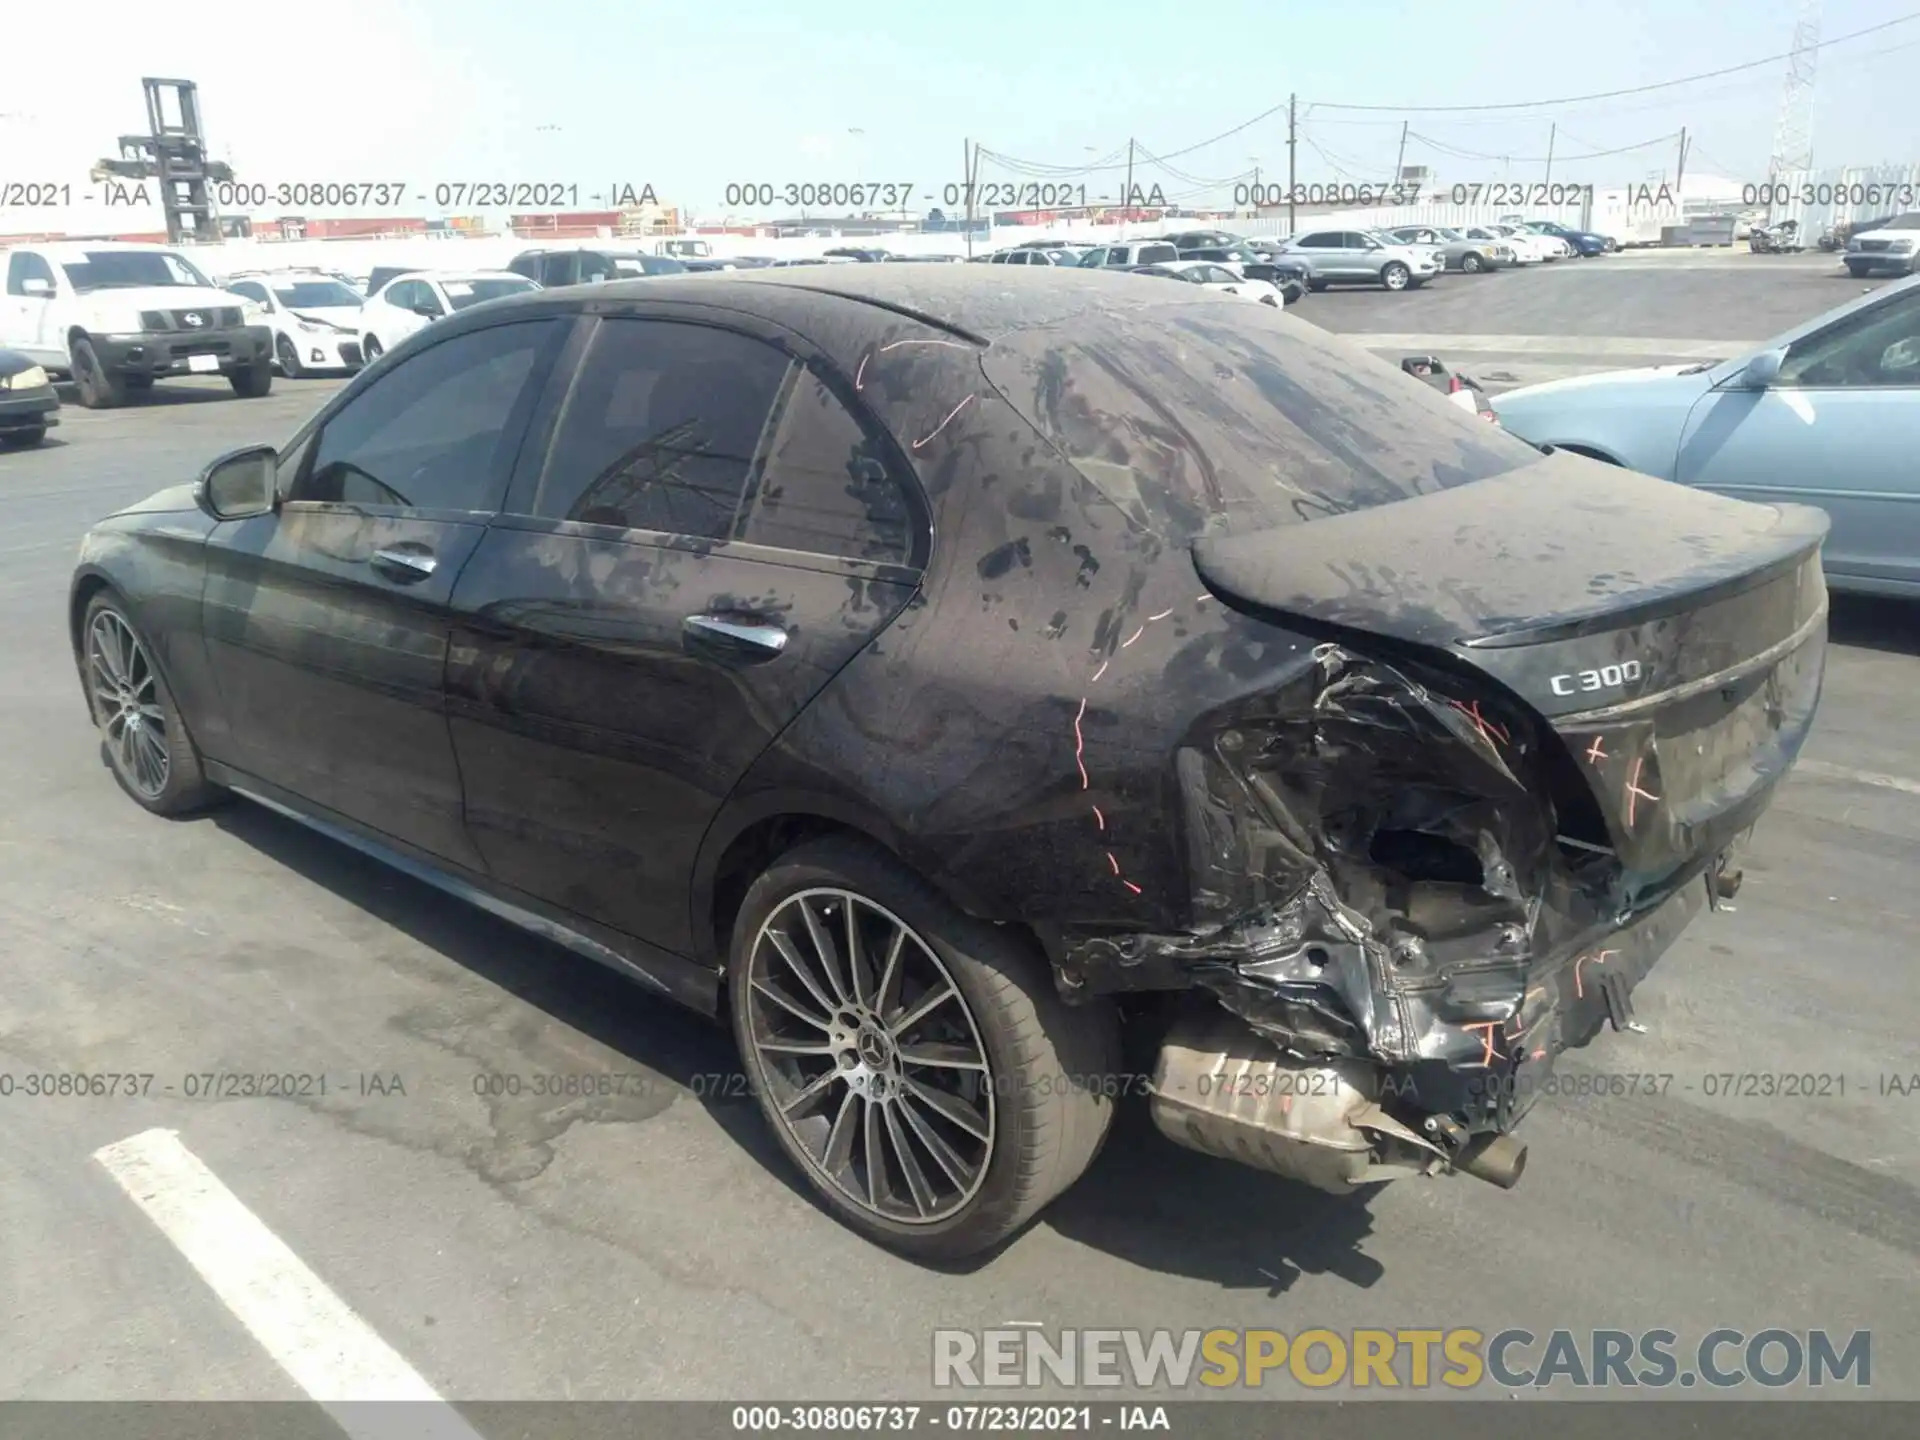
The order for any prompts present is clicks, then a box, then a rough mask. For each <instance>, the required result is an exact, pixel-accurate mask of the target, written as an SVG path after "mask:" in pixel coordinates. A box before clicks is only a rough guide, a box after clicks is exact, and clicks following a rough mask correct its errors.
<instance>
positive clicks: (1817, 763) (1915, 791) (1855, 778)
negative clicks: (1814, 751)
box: [1791, 760, 1920, 795]
mask: <svg viewBox="0 0 1920 1440" xmlns="http://www.w3.org/2000/svg"><path fill="white" fill-rule="evenodd" d="M1791 773H1793V774H1795V775H1808V776H1812V777H1813V778H1814V779H1817V780H1842V781H1845V782H1846V783H1848V784H1850V785H1871V786H1873V787H1874V788H1875V789H1878V790H1898V791H1899V792H1900V793H1901V794H1902V795H1920V780H1907V779H1903V778H1902V777H1901V776H1898V775H1882V774H1881V773H1880V772H1879V771H1877V770H1855V769H1853V768H1852V767H1851V766H1847V765H1832V764H1829V763H1828V762H1827V761H1825V760H1800V761H1796V762H1795V764H1794V767H1793V770H1792V772H1791Z"/></svg>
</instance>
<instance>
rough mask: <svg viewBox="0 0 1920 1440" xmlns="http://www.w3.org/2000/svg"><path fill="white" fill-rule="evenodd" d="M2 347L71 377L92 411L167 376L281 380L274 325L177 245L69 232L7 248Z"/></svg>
mask: <svg viewBox="0 0 1920 1440" xmlns="http://www.w3.org/2000/svg"><path fill="white" fill-rule="evenodd" d="M0 272H4V274H5V276H6V289H5V292H4V293H0V349H5V350H18V351H20V352H22V353H23V354H25V355H27V356H29V357H31V358H32V359H33V360H35V361H36V362H38V363H39V364H40V365H42V366H44V367H45V368H46V369H47V370H50V371H56V372H62V373H65V374H67V375H70V376H71V377H72V378H73V383H74V386H75V388H76V389H77V390H78V391H79V392H80V403H81V404H82V405H85V406H86V407H87V408H88V409H90V410H102V409H106V408H108V407H110V406H114V405H122V404H125V403H126V401H127V399H128V397H129V396H132V395H138V394H140V393H141V392H143V391H146V390H149V389H151V388H152V387H153V382H154V381H155V380H156V379H158V378H160V377H161V376H163V375H224V376H226V377H227V381H228V383H229V384H231V385H232V386H233V392H234V394H236V395H241V396H248V397H251V396H256V395H265V394H266V393H267V392H268V391H269V390H270V389H272V388H273V332H272V331H271V330H270V329H268V328H267V327H266V326H265V325H256V324H252V323H250V321H251V319H252V316H251V315H250V314H249V310H250V306H249V302H248V301H247V300H246V299H245V298H244V297H242V296H239V295H235V294H233V293H232V292H231V291H227V290H221V289H219V288H218V287H216V286H215V285H214V284H213V282H211V281H210V280H208V279H207V277H206V276H205V275H203V274H201V273H200V271H199V270H198V269H196V268H195V267H194V265H193V262H192V261H190V260H189V259H187V257H186V256H185V255H183V254H181V253H180V252H179V251H178V250H172V249H169V248H167V247H166V246H164V245H141V244H132V243H124V242H116V241H106V240H63V241H59V242H52V243H47V244H29V245H18V246H14V247H11V248H9V249H5V250H0Z"/></svg>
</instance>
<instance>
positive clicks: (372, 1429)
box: [93, 1130, 480, 1440]
mask: <svg viewBox="0 0 1920 1440" xmlns="http://www.w3.org/2000/svg"><path fill="white" fill-rule="evenodd" d="M93 1158H94V1159H95V1160H97V1161H99V1162H100V1164H102V1165H103V1166H105V1167H106V1169H107V1171H108V1173H109V1174H111V1175H112V1176H113V1178H114V1179H115V1180H117V1181H118V1182H119V1184H120V1188H121V1189H123V1190H125V1191H126V1192H127V1194H128V1195H129V1196H131V1197H132V1199H133V1202H134V1204H136V1205H138V1206H139V1207H140V1208H141V1209H142V1210H144V1211H145V1212H146V1214H147V1218H148V1219H149V1220H151V1221H153V1223H154V1224H155V1225H157V1226H159V1227H160V1231H161V1233H162V1234H164V1235H165V1236H166V1237H167V1239H168V1240H170V1241H172V1242H173V1246H174V1248H175V1249H177V1250H178V1251H179V1252H180V1253H181V1254H182V1255H184V1256H186V1258H187V1263H188V1264H190V1265H192V1266H193V1268H194V1269H195V1270H197V1271H199V1272H200V1278H201V1279H202V1280H205V1281H206V1282H207V1285H208V1286H209V1287H210V1288H211V1289H212V1290H213V1293H214V1294H215V1295H217V1296H218V1297H219V1298H220V1301H221V1303H222V1304H224V1305H225V1306H226V1307H227V1309H229V1310H230V1311H232V1312H233V1314H234V1317H235V1318H236V1319H237V1320H239V1322H240V1323H241V1324H242V1325H244V1326H246V1327H247V1330H248V1331H249V1333H251V1334H252V1336H253V1338H254V1339H255V1340H257V1341H259V1342H260V1345H261V1347H262V1348H263V1349H264V1350H265V1351H266V1352H267V1354H268V1355H270V1356H272V1357H273V1359H274V1361H275V1363H277V1364H278V1365H279V1366H280V1368H281V1369H282V1370H285V1371H286V1372H287V1374H289V1375H290V1376H292V1377H293V1380H294V1383H296V1384H297V1385H299V1387H300V1388H301V1389H302V1390H304V1391H306V1392H307V1394H308V1395H310V1396H311V1397H312V1398H313V1399H315V1400H317V1401H319V1402H320V1403H321V1404H322V1405H323V1406H325V1407H326V1408H327V1410H328V1412H329V1413H330V1414H331V1415H332V1416H333V1418H334V1420H335V1421H336V1422H337V1423H338V1424H339V1426H340V1428H341V1429H343V1430H345V1431H346V1432H347V1434H349V1435H351V1436H354V1437H355V1440H374V1437H376V1436H377V1437H379V1440H393V1437H395V1436H397V1435H400V1434H403V1433H404V1434H405V1435H407V1436H409V1437H412V1436H431V1437H435V1440H480V1437H479V1435H478V1432H476V1431H474V1430H473V1429H472V1428H471V1427H469V1426H468V1425H467V1423H466V1422H465V1421H464V1420H462V1419H461V1418H460V1417H459V1415H458V1414H457V1413H455V1411H454V1410H453V1409H452V1408H451V1407H450V1406H448V1405H447V1403H446V1402H445V1401H444V1400H442V1399H441V1398H440V1396H439V1395H438V1394H436V1393H435V1392H434V1389H433V1387H432V1386H431V1385H429V1384H427V1382H426V1381H425V1380H424V1379H422V1378H421V1377H420V1375H419V1374H418V1373H417V1372H416V1371H415V1370H414V1369H413V1368H412V1367H411V1366H409V1365H408V1364H407V1362H406V1361H405V1360H403V1359H401V1358H400V1356H399V1355H398V1354H397V1353H396V1352H394V1351H393V1350H392V1349H390V1348H389V1347H388V1346H387V1344H386V1342H385V1341H383V1340H382V1339H381V1338H380V1337H379V1336H378V1335H376V1334H375V1333H374V1332H373V1329H372V1327H371V1326H369V1325H368V1324H367V1323H366V1321H364V1320H362V1319H361V1318H360V1317H359V1316H358V1315H356V1314H354V1312H353V1311H352V1309H350V1308H349V1307H348V1305H347V1303H346V1302H345V1301H343V1300H342V1299H341V1298H340V1297H339V1296H337V1295H335V1294H334V1293H333V1292H332V1291H331V1290H329V1289H328V1288H327V1286H326V1284H325V1282H323V1281H322V1280H321V1279H320V1277H319V1276H318V1275H315V1274H314V1273H313V1271H311V1270H309V1269H308V1268H307V1267H306V1266H305V1265H304V1264H303V1263H301V1260H300V1257H299V1256H298V1255H295V1254H294V1253H293V1251H292V1250H290V1249H288V1248H287V1246H286V1244H285V1243H284V1242H283V1241H282V1240H281V1239H280V1237H279V1236H277V1235H275V1234H274V1233H273V1232H272V1231H271V1230H269V1229H268V1228H267V1227H266V1226H265V1225H264V1224H262V1223H261V1222H260V1219H259V1217H257V1216H256V1215H255V1214H254V1213H253V1212H252V1211H251V1210H249V1209H247V1207H246V1206H245V1205H243V1204H241V1203H240V1200H239V1198H238V1197H237V1196H236V1195H234V1193H233V1192H232V1191H231V1190H229V1189H227V1187H226V1186H225V1185H223V1184H221V1183H220V1178H219V1177H218V1176H217V1175H215V1174H214V1173H213V1172H212V1171H211V1170H209V1169H208V1168H207V1167H206V1166H205V1165H204V1164H202V1163H201V1162H200V1159H199V1157H197V1156H196V1155H194V1153H193V1152H192V1151H191V1150H189V1149H187V1147H186V1146H185V1145H183V1144H181V1143H180V1137H179V1135H178V1133H176V1132H175V1131H172V1130H146V1131H143V1132H141V1133H140V1134H138V1135H134V1136H132V1137H130V1138H128V1139H126V1140H121V1141H118V1142H117V1143H115V1144H112V1145H107V1146H103V1147H102V1148H101V1149H99V1150H96V1151H95V1152H94V1155H93ZM397 1400H412V1401H427V1402H430V1403H428V1404H426V1405H408V1406H405V1407H404V1409H402V1408H399V1407H396V1408H394V1409H391V1410H388V1411H386V1412H385V1414H384V1415H383V1414H382V1413H381V1412H380V1411H379V1410H370V1409H366V1408H362V1407H364V1405H365V1402H368V1401H397Z"/></svg>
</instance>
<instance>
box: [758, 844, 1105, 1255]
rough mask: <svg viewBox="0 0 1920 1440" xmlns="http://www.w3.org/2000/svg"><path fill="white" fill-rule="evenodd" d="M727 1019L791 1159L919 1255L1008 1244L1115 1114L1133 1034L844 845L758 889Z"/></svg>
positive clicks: (976, 923)
mask: <svg viewBox="0 0 1920 1440" xmlns="http://www.w3.org/2000/svg"><path fill="white" fill-rule="evenodd" d="M727 974H728V989H729V1003H730V1008H731V1010H732V1016H733V1028H734V1034H735V1037H736V1039H737V1040H738V1042H739V1045H740V1052H741V1057H742V1060H743V1062H744V1064H745V1067H746V1071H747V1075H748V1079H749V1081H750V1083H751V1085H752V1087H753V1091H754V1095H755V1096H756V1098H757V1099H758V1100H759V1103H760V1107H761V1110H762V1111H763V1112H764V1113H765V1115H766V1117H767V1120H768V1122H769V1123H770V1124H771V1125H772V1127H773V1130H774V1133H775V1135H776V1136H777V1138H778V1139H779V1142H780V1146H781V1148H782V1149H783V1150H784V1151H785V1152H786V1153H787V1156H788V1158H789V1159H791V1160H792V1162H793V1163H794V1164H795V1165H796V1166H798V1167H799V1168H800V1170H801V1171H802V1172H803V1173H804V1174H805V1176H806V1178H807V1182H808V1184H809V1185H811V1186H812V1187H813V1189H814V1191H815V1192H816V1193H817V1194H818V1195H819V1196H820V1197H821V1199H822V1200H823V1201H824V1202H825V1203H826V1206H827V1208H828V1209H829V1210H830V1211H831V1212H832V1213H833V1214H834V1216H835V1217H836V1218H838V1219H839V1220H841V1221H842V1222H843V1223H845V1224H847V1225H849V1226H850V1227H852V1228H853V1229H854V1230H857V1231H859V1232H860V1233H861V1234H862V1235H864V1236H866V1237H867V1238H868V1239H870V1240H872V1241H875V1242H876V1243H878V1244H880V1245H882V1246H885V1247H886V1248H888V1249H890V1250H894V1251H896V1252H898V1253H900V1254H903V1255H907V1256H910V1257H912V1258H915V1259H919V1260H956V1259H961V1258H964V1257H966V1256H970V1255H975V1254H978V1253H980V1252H981V1251H983V1250H987V1249H990V1248H991V1247H993V1246H994V1245H997V1244H998V1243H1000V1242H1001V1241H1002V1240H1004V1239H1006V1238H1007V1237H1008V1236H1009V1235H1011V1234H1013V1233H1014V1232H1015V1231H1016V1230H1018V1229H1019V1228H1020V1227H1021V1226H1022V1225H1024V1224H1026V1222H1027V1221H1028V1220H1030V1219H1032V1218H1033V1216H1035V1215H1036V1214H1038V1213H1039V1212H1040V1210H1042V1209H1043V1208H1044V1207H1045V1206H1046V1205H1047V1204H1049V1203H1050V1202H1051V1201H1053V1200H1054V1199H1055V1198H1056V1197H1057V1196H1059V1195H1060V1194H1061V1193H1062V1192H1064V1191H1065V1190H1066V1189H1067V1188H1068V1187H1069V1186H1071V1185H1072V1184H1073V1183H1074V1181H1076V1180H1077V1179H1079V1178H1080V1176H1081V1175H1082V1174H1083V1173H1084V1172H1085V1170H1086V1168H1087V1167H1088V1165H1090V1164H1091V1163H1092V1162H1093V1158H1094V1156H1095V1155H1096V1154H1097V1153H1098V1152H1099V1149H1100V1147H1101V1145H1102V1143H1104V1141H1105V1139H1106V1135H1107V1130H1108V1127H1109V1125H1110V1124H1111V1122H1112V1119H1113V1110H1114V1099H1115V1093H1116V1088H1117V1086H1116V1083H1115V1082H1116V1081H1117V1078H1118V1077H1117V1074H1116V1071H1117V1067H1118V1064H1119V1029H1118V1022H1117V1019H1116V1017H1115V1012H1114V1011H1113V1009H1112V1008H1111V1006H1110V1005H1109V1004H1108V1003H1107V1002H1105V1001H1100V1000H1096V1001H1091V1002H1089V1003H1087V1004H1084V1005H1078V1006H1069V1005H1068V1004H1066V1002H1065V1001H1064V1000H1062V999H1061V998H1060V995H1059V993H1058V991H1057V990H1056V989H1055V988H1054V984H1053V981H1052V979H1051V976H1050V975H1049V973H1048V970H1047V967H1046V964H1045V961H1044V958H1043V957H1042V956H1041V955H1040V954H1039V953H1038V952H1037V949H1036V947H1033V946H1032V945H1030V944H1029V943H1025V942H1023V941H1022V939H1021V938H1020V937H1019V935H1018V934H1017V933H1016V932H1013V931H1011V930H1008V929H1006V928H1004V927H1001V926H996V925H991V924H988V923H986V922H984V921H980V920H976V919H974V918H972V917H970V916H968V915H965V914H963V913H961V912H960V911H959V910H957V909H956V908H955V907H954V906H953V905H951V904H950V903H949V902H948V901H947V900H946V899H945V897H943V896H942V895H940V894H939V892H938V891H936V890H934V889H933V887H931V886H930V885H928V884H927V883H926V882H925V881H924V880H922V879H920V877H919V876H917V875H915V874H914V873H913V872H912V871H910V870H908V869H907V868H906V867H904V866H903V865H901V864H900V862H899V861H897V860H895V859H894V858H893V857H892V856H890V855H888V854H887V853H886V852H885V851H883V850H880V849H879V848H877V847H875V846H872V845H869V844H867V843H865V842H863V841H859V840H855V839H851V838H842V837H834V838H828V839H823V840H816V841H811V842H808V843H807V844H804V845H802V846H800V847H799V848H797V849H795V850H792V851H790V852H788V853H787V854H786V855H784V856H782V857H781V858H780V859H779V860H777V861H776V862H775V863H774V864H773V865H772V866H771V867H770V868H769V869H768V870H767V871H766V872H765V873H764V874H762V875H761V876H760V878H759V879H758V880H757V881H755V882H754V885H753V887H752V889H751V890H750V891H748V893H747V897H746V900H745V902H744V903H743V904H742V906H741V910H740V914H739V917H738V919H737V920H736V922H735V924H734V928H733V936H732V941H731V944H730V946H729V961H728V970H727Z"/></svg>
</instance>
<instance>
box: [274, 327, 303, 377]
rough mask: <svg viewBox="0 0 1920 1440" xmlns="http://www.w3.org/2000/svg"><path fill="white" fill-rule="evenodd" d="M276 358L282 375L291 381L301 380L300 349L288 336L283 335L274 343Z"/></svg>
mask: <svg viewBox="0 0 1920 1440" xmlns="http://www.w3.org/2000/svg"><path fill="white" fill-rule="evenodd" d="M273 354H274V358H275V359H276V360H278V361H279V362H280V373H281V374H282V375H284V376H286V377H287V379H289V380H298V379H299V378H300V373H301V372H300V347H299V346H298V345H295V344H294V343H293V342H292V341H291V340H289V339H288V338H287V337H286V336H284V335H281V336H279V337H277V338H276V339H275V340H274V342H273Z"/></svg>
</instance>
